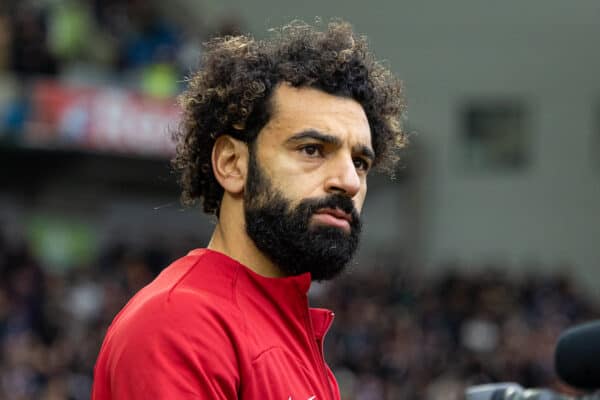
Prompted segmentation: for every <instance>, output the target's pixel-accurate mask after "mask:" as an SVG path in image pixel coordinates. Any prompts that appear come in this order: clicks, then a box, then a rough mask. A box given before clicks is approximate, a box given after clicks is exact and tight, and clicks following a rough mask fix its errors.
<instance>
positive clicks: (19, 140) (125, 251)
mask: <svg viewBox="0 0 600 400" xmlns="http://www.w3.org/2000/svg"><path fill="white" fill-rule="evenodd" d="M315 15H319V16H321V17H323V19H324V20H327V19H328V18H329V17H342V18H344V19H347V20H349V21H350V22H352V23H353V24H354V25H355V28H356V30H357V31H358V32H361V33H364V34H367V35H368V37H369V39H370V42H371V43H372V48H373V50H374V51H375V53H376V54H377V55H378V56H379V57H380V58H384V59H385V60H386V62H387V63H389V65H390V66H391V68H392V69H393V70H394V71H395V72H396V73H397V74H398V75H399V76H400V77H401V78H402V79H403V80H404V81H405V86H406V94H407V99H408V105H409V108H408V110H409V111H408V114H407V120H406V121H405V124H406V127H407V129H408V130H409V131H410V132H411V135H412V144H411V146H410V148H409V150H408V151H407V152H406V154H405V157H404V163H403V167H402V168H401V169H400V170H399V171H398V172H397V175H396V179H395V180H390V179H389V178H387V177H381V176H373V177H372V178H371V181H370V193H369V199H368V201H367V205H366V209H365V212H364V214H365V220H366V229H365V235H364V241H363V246H362V249H361V252H360V255H359V257H358V259H357V262H356V265H354V266H353V268H352V270H351V271H350V273H348V274H347V275H346V276H345V277H344V278H343V279H341V280H338V281H336V282H332V283H328V284H325V285H315V286H314V287H313V289H311V290H312V291H311V296H312V298H313V303H314V304H315V305H322V306H327V307H331V308H333V309H334V310H335V311H336V314H337V317H336V323H335V324H334V327H333V329H332V331H331V332H330V333H329V335H328V338H327V349H326V354H327V357H328V361H329V363H330V365H331V366H332V367H333V369H334V371H335V372H336V375H337V377H338V379H339V382H340V386H341V389H342V392H343V398H344V399H350V400H380V399H431V400H437V399H459V398H461V395H462V390H463V388H464V387H465V385H472V384H478V383H485V382H497V381H516V382H519V383H520V384H522V385H523V386H529V387H531V386H548V387H553V388H556V389H561V390H569V388H567V387H565V386H562V385H561V384H560V382H559V381H558V379H557V378H556V376H555V374H554V372H553V367H552V353H553V350H554V344H555V341H556V338H557V335H558V334H559V333H560V332H561V331H562V330H563V329H565V328H566V327H568V326H571V325H573V324H575V323H577V322H579V321H583V320H589V319H594V318H599V317H600V289H599V286H600V276H599V273H598V268H599V267H600V251H599V245H600V242H599V238H600V77H599V76H598V71H600V52H599V51H598V49H599V47H598V38H600V3H599V2H597V1H593V0H582V1H577V2H564V1H560V0H535V1H534V0H532V1H528V2H521V1H517V0H506V1H501V2H477V1H466V0H460V1H453V2H442V1H439V2H429V1H417V0H405V1H398V2H383V1H370V2H364V1H329V2H325V1H313V0H311V1H302V2H300V1H295V2H292V1H276V0H257V1H245V2H244V1H241V0H239V1H231V0H228V1H218V0H203V1H201V0H171V1H169V2H162V1H156V0H81V1H76V0H18V1H17V0H2V3H0V171H1V173H0V399H19V400H25V399H45V400H50V399H52V400H54V399H74V400H79V399H87V398H89V390H90V386H91V379H92V371H93V365H94V361H95V357H96V355H97V352H98V350H99V345H100V343H101V340H102V337H103V335H104V332H105V329H106V328H107V325H108V323H109V322H110V321H111V320H112V318H113V316H114V315H115V313H116V312H117V311H118V310H119V309H120V307H122V305H123V304H124V303H125V302H126V301H127V299H128V298H129V297H130V296H131V295H132V294H133V293H135V292H136V291H137V290H138V289H139V288H141V287H142V286H143V285H145V284H146V283H147V282H149V281H150V280H151V279H152V278H153V277H154V276H155V275H156V274H157V273H158V272H159V271H160V270H161V268H163V267H165V266H166V265H167V264H168V263H169V261H171V260H173V259H175V258H177V257H179V256H181V255H183V254H185V253H186V252H187V251H188V250H189V249H191V248H195V247H202V246H204V245H205V244H206V243H207V240H208V238H209V235H210V233H211V230H212V227H213V224H214V222H213V221H211V220H210V219H208V218H205V217H203V216H202V214H201V212H200V211H199V210H196V209H182V207H181V206H180V204H179V202H178V189H177V185H176V183H175V179H174V176H173V175H172V174H171V172H170V171H169V163H168V160H169V157H170V155H171V154H172V150H173V145H172V144H171V143H170V142H169V135H168V129H169V128H173V127H174V126H176V124H177V118H178V110H177V107H176V105H175V100H174V98H175V96H176V95H177V93H178V92H180V91H181V89H182V88H183V86H184V79H183V78H184V77H185V76H186V75H187V74H188V73H189V72H190V71H191V70H193V69H194V67H195V65H196V63H197V60H198V57H199V56H200V54H201V47H200V44H201V43H202V42H203V41H205V40H207V39H208V38H210V37H211V36H213V35H219V34H228V33H238V32H250V33H252V34H254V35H255V36H256V37H258V38H261V37H264V36H265V34H266V31H267V29H268V28H270V27H275V26H279V25H281V24H283V23H285V22H289V21H290V20H291V19H294V18H302V19H305V20H307V21H312V20H314V16H315ZM140 368H143V366H140ZM132 384H133V383H132Z"/></svg>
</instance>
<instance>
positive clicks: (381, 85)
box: [171, 20, 407, 215]
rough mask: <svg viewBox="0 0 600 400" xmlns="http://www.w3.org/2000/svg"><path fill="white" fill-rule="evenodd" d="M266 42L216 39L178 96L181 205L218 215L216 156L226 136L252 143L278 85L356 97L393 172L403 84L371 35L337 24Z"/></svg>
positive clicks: (297, 26) (278, 34) (295, 28)
mask: <svg viewBox="0 0 600 400" xmlns="http://www.w3.org/2000/svg"><path fill="white" fill-rule="evenodd" d="M271 36H272V37H271V38H270V39H269V40H255V39H253V38H251V37H249V36H226V37H221V38H215V39H212V40H211V41H209V42H208V43H206V44H205V46H206V49H205V52H204V55H203V58H202V61H201V66H200V69H199V70H198V71H197V72H196V73H195V74H193V75H192V76H191V77H190V78H189V80H188V88H187V90H186V91H185V92H184V93H182V94H181V95H180V97H179V102H180V105H181V106H182V108H183V119H182V121H181V123H180V125H179V128H178V130H177V131H176V132H174V139H175V140H176V142H177V152H176V156H175V158H174V159H173V160H172V162H171V163H172V166H173V168H174V170H175V171H176V172H178V173H179V174H180V177H179V183H180V185H181V187H182V194H181V200H182V203H183V204H185V205H193V204H195V203H196V202H198V201H200V203H201V204H202V207H203V209H204V211H205V212H206V213H209V214H215V215H218V212H219V207H220V202H221V199H222V197H223V188H222V187H221V186H220V185H219V183H218V182H217V180H216V179H215V177H214V174H213V171H212V165H211V152H212V148H213V145H214V143H215V139H216V138H217V137H218V136H219V135H222V134H228V135H231V136H232V137H234V138H236V139H239V140H243V141H244V142H246V143H252V142H253V141H254V139H256V137H257V135H258V133H259V132H260V130H261V129H262V128H263V127H264V126H265V124H266V123H267V122H268V120H269V113H270V107H269V106H270V105H269V100H270V98H271V95H272V93H273V91H274V89H275V88H276V86H277V85H278V84H279V83H282V82H287V83H289V84H291V85H292V86H295V87H300V86H306V87H313V88H317V89H320V90H323V91H325V92H327V93H329V94H334V95H338V96H345V97H349V98H352V99H354V100H356V101H357V102H358V103H359V104H361V106H362V107H363V109H364V111H365V114H366V116H367V119H368V121H369V126H370V128H371V134H372V143H373V148H374V151H375V155H376V159H375V162H374V167H375V168H376V169H378V170H380V171H381V170H383V171H388V172H392V171H393V167H394V165H395V164H396V162H397V161H398V159H399V157H398V153H397V150H399V149H401V148H402V147H404V146H405V145H406V143H407V137H406V134H405V133H404V132H403V131H402V129H401V124H400V117H401V115H402V113H403V112H404V108H405V105H404V97H403V91H402V84H401V82H400V81H399V80H398V79H397V78H396V77H395V76H394V75H393V74H392V73H391V72H390V70H389V69H387V68H386V67H384V66H383V65H382V64H381V63H379V62H377V61H376V60H375V59H374V57H373V55H372V54H371V53H370V52H369V50H368V47H367V42H366V38H365V37H363V36H357V35H356V34H355V33H354V32H353V30H352V27H351V26H350V24H349V23H347V22H344V21H339V20H334V21H331V22H329V23H328V25H327V27H326V29H324V30H323V31H320V30H319V29H317V27H315V26H311V25H309V24H306V23H304V22H299V21H296V22H292V23H291V24H289V25H286V26H284V27H283V28H280V29H277V30H271Z"/></svg>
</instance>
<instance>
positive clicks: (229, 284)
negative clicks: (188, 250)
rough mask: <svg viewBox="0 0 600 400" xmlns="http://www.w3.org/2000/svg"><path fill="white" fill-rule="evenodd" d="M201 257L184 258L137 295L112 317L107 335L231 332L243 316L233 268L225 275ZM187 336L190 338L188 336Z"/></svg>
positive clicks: (209, 261) (211, 262)
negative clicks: (223, 330)
mask: <svg viewBox="0 0 600 400" xmlns="http://www.w3.org/2000/svg"><path fill="white" fill-rule="evenodd" d="M219 268H220V266H219V265H215V262H214V261H212V260H206V258H205V257H202V256H186V257H183V258H181V259H179V260H177V261H175V262H174V263H173V264H171V265H170V266H169V267H167V268H166V269H165V270H164V271H163V272H162V273H161V274H160V275H159V276H158V277H157V278H156V279H155V280H154V281H153V282H152V283H150V284H149V285H148V286H146V287H145V288H143V289H142V290H140V292H138V293H137V294H136V295H135V296H134V297H133V298H132V299H131V300H130V301H129V303H128V304H127V305H126V306H125V307H124V308H123V310H122V311H121V312H120V313H119V315H118V316H117V317H116V318H115V320H114V322H113V324H112V325H111V327H110V329H109V336H110V335H115V334H117V333H120V335H121V336H133V337H136V338H144V337H147V335H148V334H152V335H156V334H159V333H162V334H169V335H177V334H178V333H180V332H184V331H187V332H189V331H190V330H191V331H192V332H194V333H196V334H203V331H204V330H207V329H215V328H217V327H219V328H220V329H234V328H235V327H239V326H240V323H241V321H240V318H241V313H240V312H239V309H238V306H237V301H236V298H235V290H234V287H235V279H236V271H235V269H233V270H229V271H224V270H221V269H219ZM187 336H189V334H188V335H187Z"/></svg>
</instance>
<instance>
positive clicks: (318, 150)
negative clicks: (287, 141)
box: [298, 144, 323, 157]
mask: <svg viewBox="0 0 600 400" xmlns="http://www.w3.org/2000/svg"><path fill="white" fill-rule="evenodd" d="M298 150H299V151H300V152H301V153H303V154H304V155H306V156H308V157H320V156H322V155H323V148H322V146H321V145H318V144H305V145H303V146H300V148H299V149H298Z"/></svg>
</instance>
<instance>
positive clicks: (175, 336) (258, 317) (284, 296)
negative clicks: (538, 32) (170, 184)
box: [92, 249, 340, 400]
mask: <svg viewBox="0 0 600 400" xmlns="http://www.w3.org/2000/svg"><path fill="white" fill-rule="evenodd" d="M310 283H311V278H310V274H309V273H306V274H303V275H299V276H294V277H287V278H266V277H263V276H261V275H258V274H256V273H254V272H253V271H251V270H250V269H248V268H246V267H244V266H243V265H241V264H240V263H238V262H237V261H235V260H233V259H231V258H229V257H227V256H225V255H223V254H220V253H217V252H214V251H211V250H206V249H198V250H193V251H192V252H190V253H189V254H188V255H187V256H186V257H183V258H181V259H179V260H177V261H175V262H174V263H173V264H171V265H170V266H169V267H168V268H166V269H165V270H164V271H163V272H162V273H161V274H160V275H159V276H158V277H157V278H156V279H155V280H154V281H153V282H152V283H150V284H149V285H148V286H146V287H145V288H143V289H142V290H141V291H140V292H139V293H138V294H136V295H135V296H134V297H133V298H132V299H131V300H130V301H129V303H128V304H127V305H126V306H125V307H124V308H123V310H122V311H121V312H120V313H119V314H118V315H117V316H116V317H115V319H114V321H113V323H112V324H111V326H110V327H109V329H108V332H107V334H106V338H105V339H104V343H103V344H102V348H101V350H100V355H99V356H98V360H97V362H96V366H95V371H94V385H93V389H92V399H93V400H108V399H112V400H116V399H118V400H125V399H127V400H135V399H144V400H147V399H211V400H217V399H246V400H250V399H257V400H258V399H260V400H330V399H331V400H337V399H339V398H340V394H339V390H338V387H337V383H336V381H335V377H334V376H333V374H332V372H331V370H330V369H329V368H328V367H327V365H326V364H325V361H324V360H323V337H324V335H325V333H326V332H327V330H328V329H329V326H330V325H331V322H332V321H333V313H332V312H331V311H328V310H324V309H311V308H309V307H308V299H307V294H306V293H307V291H308V288H309V286H310Z"/></svg>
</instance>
